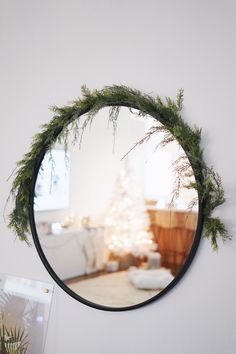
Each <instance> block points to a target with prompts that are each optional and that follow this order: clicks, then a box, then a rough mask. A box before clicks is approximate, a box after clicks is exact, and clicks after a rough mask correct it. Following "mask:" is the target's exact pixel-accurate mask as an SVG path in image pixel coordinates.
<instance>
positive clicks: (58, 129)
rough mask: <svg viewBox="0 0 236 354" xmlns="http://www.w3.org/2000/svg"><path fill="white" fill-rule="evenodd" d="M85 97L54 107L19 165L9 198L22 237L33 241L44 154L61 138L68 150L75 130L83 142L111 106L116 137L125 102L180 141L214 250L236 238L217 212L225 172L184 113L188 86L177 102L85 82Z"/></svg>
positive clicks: (12, 226) (169, 137) (13, 223)
mask: <svg viewBox="0 0 236 354" xmlns="http://www.w3.org/2000/svg"><path fill="white" fill-rule="evenodd" d="M82 95H83V97H82V98H79V99H77V100H75V101H74V102H72V104H71V105H68V106H64V107H61V108H60V107H57V106H53V107H52V108H51V109H52V111H53V113H54V116H53V118H52V120H51V121H50V122H49V123H48V124H44V125H43V126H42V131H41V132H40V133H38V134H36V135H35V136H34V138H33V142H32V144H31V148H30V151H29V152H28V153H26V154H25V155H24V157H23V159H22V160H21V161H19V162H18V163H17V169H16V172H15V173H16V176H15V179H14V181H13V184H12V188H11V192H10V196H9V198H10V197H12V198H13V200H14V208H13V210H12V212H11V213H10V215H9V224H8V226H9V228H10V229H12V230H13V231H14V233H15V234H16V235H17V237H18V238H19V239H20V240H22V241H26V242H27V243H28V244H29V240H28V237H27V234H28V233H29V232H30V225H29V206H30V186H31V182H32V176H33V171H34V169H35V167H36V164H37V161H38V159H39V157H40V156H41V155H42V154H43V153H45V152H46V151H49V150H50V148H51V146H52V145H53V144H54V143H55V142H56V141H58V142H63V143H64V144H65V148H67V142H68V141H67V139H68V134H69V132H70V130H72V132H73V134H74V141H79V144H81V142H82V138H83V133H84V131H85V129H86V127H87V126H89V125H90V124H91V123H92V121H93V119H94V117H95V116H96V114H97V113H98V111H99V110H100V109H101V108H104V107H110V111H109V121H110V122H111V123H112V125H113V134H114V137H115V134H116V127H117V119H118V116H119V109H120V107H122V106H125V107H128V108H130V109H137V110H138V111H139V113H138V115H139V116H140V117H144V116H146V115H150V116H151V117H153V118H154V119H156V120H157V121H159V122H160V123H162V124H163V126H164V129H165V130H166V132H167V134H166V137H165V139H164V142H163V145H165V144H167V143H169V142H171V141H173V138H175V139H176V140H177V141H178V142H179V144H180V145H181V146H182V148H183V150H184V151H185V153H186V155H187V157H188V159H189V161H190V163H191V166H192V169H193V171H194V176H195V182H194V183H192V184H191V185H190V186H188V188H195V189H196V190H197V192H198V197H199V201H200V203H201V205H202V206H203V217H204V236H205V237H206V238H208V239H209V240H210V241H211V244H212V247H213V249H214V250H216V249H217V248H218V239H222V240H223V241H225V240H228V239H231V236H230V235H229V233H228V231H227V229H226V227H225V225H224V223H223V222H222V221H221V220H220V218H218V217H213V216H212V213H213V211H214V209H215V208H216V207H218V206H219V205H221V204H223V203H224V201H225V198H224V190H223V187H222V183H221V178H220V176H219V175H218V174H217V173H216V172H214V170H213V169H212V168H209V167H207V165H206V163H205V162H204V159H203V149H202V148H201V145H200V142H201V130H200V129H198V128H197V127H194V128H191V127H190V126H189V125H188V124H187V123H186V122H184V120H183V119H182V117H181V114H180V112H181V110H182V108H183V90H180V91H179V93H178V95H177V99H176V101H174V100H172V99H171V98H169V97H167V98H166V99H165V101H163V100H162V99H161V98H160V97H159V96H157V97H156V98H154V97H152V96H150V95H147V94H143V93H141V92H140V91H138V90H135V89H132V88H129V87H126V86H117V85H114V86H109V87H105V88H104V89H103V90H101V91H98V90H93V91H90V90H89V89H88V88H87V87H85V86H82ZM83 115H85V119H84V120H83V122H82V123H81V124H80V121H81V119H80V117H81V116H83ZM69 124H70V128H69ZM159 129H160V128H159ZM152 133H153V132H152Z"/></svg>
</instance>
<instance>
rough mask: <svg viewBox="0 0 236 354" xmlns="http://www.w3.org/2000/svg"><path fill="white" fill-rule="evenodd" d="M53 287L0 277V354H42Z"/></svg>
mask: <svg viewBox="0 0 236 354" xmlns="http://www.w3.org/2000/svg"><path fill="white" fill-rule="evenodd" d="M52 295H53V285H52V284H48V283H44V282H41V281H35V280H30V279H25V278H20V277H15V276H11V275H6V274H0V354H36V353H37V354H41V353H43V352H44V346H45V340H46V333H47V324H48V320H49V314H50V307H51V301H52Z"/></svg>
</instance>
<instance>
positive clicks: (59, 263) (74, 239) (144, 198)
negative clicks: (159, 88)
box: [34, 107, 198, 308]
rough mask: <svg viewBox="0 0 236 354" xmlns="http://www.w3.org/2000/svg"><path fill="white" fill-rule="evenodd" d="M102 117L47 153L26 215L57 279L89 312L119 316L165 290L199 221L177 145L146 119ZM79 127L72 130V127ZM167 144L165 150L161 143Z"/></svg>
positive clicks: (125, 113)
mask: <svg viewBox="0 0 236 354" xmlns="http://www.w3.org/2000/svg"><path fill="white" fill-rule="evenodd" d="M138 113H139V112H138V111H135V110H129V109H128V108H125V107H122V108H121V109H120V113H119V117H118V119H117V125H116V131H115V132H114V124H112V123H111V122H110V121H109V108H103V109H101V110H100V111H99V113H97V114H96V116H95V117H94V119H93V122H92V124H91V126H88V127H87V128H86V129H85V130H84V131H83V134H82V135H81V127H82V125H83V122H85V120H86V117H84V116H83V117H81V120H80V129H79V130H77V133H78V132H79V133H80V136H79V137H78V139H77V141H75V132H74V130H73V129H74V126H72V125H70V126H68V131H67V132H68V134H67V148H66V150H65V147H64V144H60V142H57V143H56V144H54V146H52V147H51V150H50V151H49V152H48V153H46V155H45V156H44V159H43V161H42V164H41V167H40V169H39V172H38V176H37V180H36V185H35V199H34V216H35V225H36V229H37V235H38V240H39V242H40V245H41V248H42V250H43V253H44V256H45V257H46V259H47V261H48V263H49V264H50V266H51V268H52V269H53V271H54V273H55V274H56V275H57V277H59V278H60V280H61V281H62V282H63V283H64V284H65V285H66V286H67V287H68V288H69V289H71V290H72V291H73V292H74V293H75V294H78V295H79V296H80V297H81V298H83V299H85V300H88V301H90V302H91V303H93V304H95V305H96V306H105V307H109V308H125V307H129V306H134V305H138V304H142V303H144V302H145V301H147V300H149V299H151V298H153V297H155V296H156V295H157V294H159V293H160V292H162V291H163V289H165V288H166V287H167V286H168V285H169V284H170V283H171V282H172V281H173V279H174V278H175V277H176V276H177V275H178V274H179V272H180V270H181V269H182V267H183V266H184V264H185V262H186V260H187V259H188V256H189V252H190V250H191V247H192V244H193V241H194V238H195V235H196V227H197V222H198V196H197V192H196V191H195V190H194V189H193V188H191V186H190V183H192V182H194V181H195V179H194V175H193V171H192V169H191V166H190V163H189V160H188V159H187V156H186V154H185V153H184V151H183V149H182V148H181V146H180V145H179V144H178V142H177V141H176V140H175V139H174V138H173V136H171V135H168V132H167V131H166V130H165V129H164V127H163V126H162V125H161V124H160V123H159V122H157V121H156V120H155V119H154V118H152V117H150V116H145V117H142V116H139V115H138ZM77 128H78V127H77ZM167 142H168V143H167Z"/></svg>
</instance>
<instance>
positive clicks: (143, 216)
mask: <svg viewBox="0 0 236 354" xmlns="http://www.w3.org/2000/svg"><path fill="white" fill-rule="evenodd" d="M105 228H106V236H105V241H106V244H107V246H108V248H109V250H110V251H111V252H112V253H113V254H115V255H118V256H121V255H124V254H127V253H131V254H133V255H134V256H143V255H145V254H146V253H147V252H148V251H149V250H153V249H154V248H155V244H154V243H153V241H152V234H151V232H150V231H149V229H150V220H149V216H148V214H147V211H146V207H145V202H144V199H143V197H142V194H141V192H140V191H139V189H138V188H137V185H136V184H135V182H134V179H133V177H132V171H131V168H130V162H129V160H128V158H126V160H125V161H124V165H123V168H122V169H121V170H120V172H119V175H118V177H117V180H116V183H115V188H114V192H113V195H112V197H111V200H110V205H109V209H108V213H107V216H106V218H105Z"/></svg>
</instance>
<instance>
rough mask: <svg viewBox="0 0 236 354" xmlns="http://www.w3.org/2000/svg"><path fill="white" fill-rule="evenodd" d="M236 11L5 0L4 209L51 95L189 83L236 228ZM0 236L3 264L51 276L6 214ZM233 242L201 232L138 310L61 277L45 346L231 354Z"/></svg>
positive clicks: (156, 0) (162, 89)
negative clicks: (171, 276) (178, 275)
mask: <svg viewBox="0 0 236 354" xmlns="http://www.w3.org/2000/svg"><path fill="white" fill-rule="evenodd" d="M235 12H236V3H235V1H234V0H232V1H231V0H224V1H223V0H220V1H219V0H214V1H213V0H207V1H203V0H200V1H194V0H180V1H170V0H163V1H160V0H146V1H139V0H120V1H114V0H110V1H104V0H101V1H88V0H86V1H82V0H68V1H65V0H64V1H59V0H57V1H56V0H49V1H35V0H33V1H32V0H31V1H29V0H21V1H19V0H0V17H1V18H0V38H1V39H0V41H1V57H0V60H1V65H0V78H1V80H0V85H1V88H0V89H1V92H0V97H1V106H0V111H1V131H0V134H1V138H0V143H1V149H0V151H1V169H0V180H1V199H0V203H1V205H0V208H1V210H3V208H4V204H5V200H6V198H7V195H8V191H9V188H10V182H6V179H7V177H8V175H9V174H10V172H11V171H12V169H13V168H14V166H15V161H17V160H19V159H20V158H21V157H22V154H23V153H24V152H26V151H27V150H28V148H29V144H30V141H31V137H32V135H33V134H34V133H35V132H37V131H38V127H39V125H40V124H42V123H44V122H47V121H49V119H50V113H49V111H48V106H49V105H51V104H58V105H63V104H66V103H67V102H68V101H70V100H72V99H73V98H75V97H77V96H79V95H80V86H81V85H82V84H83V83H86V84H87V85H88V86H89V87H91V88H102V87H103V86H104V85H109V84H113V83H116V84H119V83H122V84H127V85H131V86H133V87H137V88H139V89H141V90H143V91H145V92H148V93H149V92H154V93H159V94H160V95H163V96H164V95H170V96H174V95H175V94H176V92H177V90H178V89H179V88H181V87H183V88H184V89H185V110H184V116H185V119H186V120H187V121H188V122H189V123H190V124H194V123H195V124H197V125H199V126H201V127H202V128H203V145H204V146H205V158H206V160H207V162H208V164H209V165H213V166H214V167H215V168H216V169H217V170H218V171H219V173H220V174H221V176H222V178H223V182H224V185H225V191H226V196H227V204H226V205H225V206H223V207H222V208H221V209H220V210H219V211H218V213H219V214H220V215H221V217H223V218H224V220H225V221H226V222H227V225H228V227H229V228H230V230H231V232H232V235H234V234H235V231H236V224H235V212H236V188H235V180H236V172H235V171H236V170H235V168H234V161H235V157H234V150H233V147H234V144H235V131H234V129H235V128H236V126H235V93H236V90H235V79H236V75H235V62H236V42H235V33H236V22H235ZM0 247H1V251H0V252H1V253H0V271H1V272H6V273H12V274H15V275H22V276H24V277H31V278H34V279H41V280H46V281H49V280H50V281H52V280H51V279H50V276H49V275H48V274H47V272H46V270H45V269H44V266H43V265H42V264H41V262H40V260H39V257H38V255H37V254H36V251H35V249H34V247H31V248H27V246H26V245H24V244H22V243H20V242H18V241H14V236H13V235H12V234H11V232H9V231H8V230H7V228H6V226H5V225H4V222H3V220H1V229H0ZM235 249H236V247H235V239H234V240H233V241H232V242H228V243H226V244H225V245H222V244H220V250H219V252H218V254H217V253H212V251H211V248H210V245H209V242H207V241H206V240H203V241H202V243H201V245H200V249H199V251H198V253H197V255H196V257H195V260H194V262H193V264H192V266H191V268H190V270H189V271H188V272H187V274H186V275H185V276H184V278H183V279H182V281H181V282H180V283H179V284H178V286H176V287H175V289H174V290H173V291H171V292H170V293H169V294H168V295H166V296H165V297H163V298H162V299H161V300H160V301H157V302H155V303H153V304H151V305H149V306H146V307H144V308H140V309H138V310H135V311H130V312H123V313H112V312H102V311H98V310H95V309H92V308H88V307H86V306H84V305H82V304H80V303H78V302H76V301H75V300H73V299H72V298H70V297H69V296H68V295H66V294H65V293H64V292H63V291H62V290H60V289H59V288H58V287H57V286H56V288H55V296H54V302H53V307H52V313H51V320H50V324H49V331H48V340H47V344H46V350H45V353H46V354H65V353H70V354H78V353H82V354H93V353H98V354H110V353H114V354H129V353H133V352H134V353H136V354H144V353H148V354H154V353H157V352H158V353H161V354H172V353H175V354H189V353H190V354H199V353H201V354H222V353H225V354H234V353H235V345H236V313H235V312H236V311H235V308H236V307H235V295H236V277H235V268H236V257H235ZM37 354H38V353H37Z"/></svg>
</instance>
